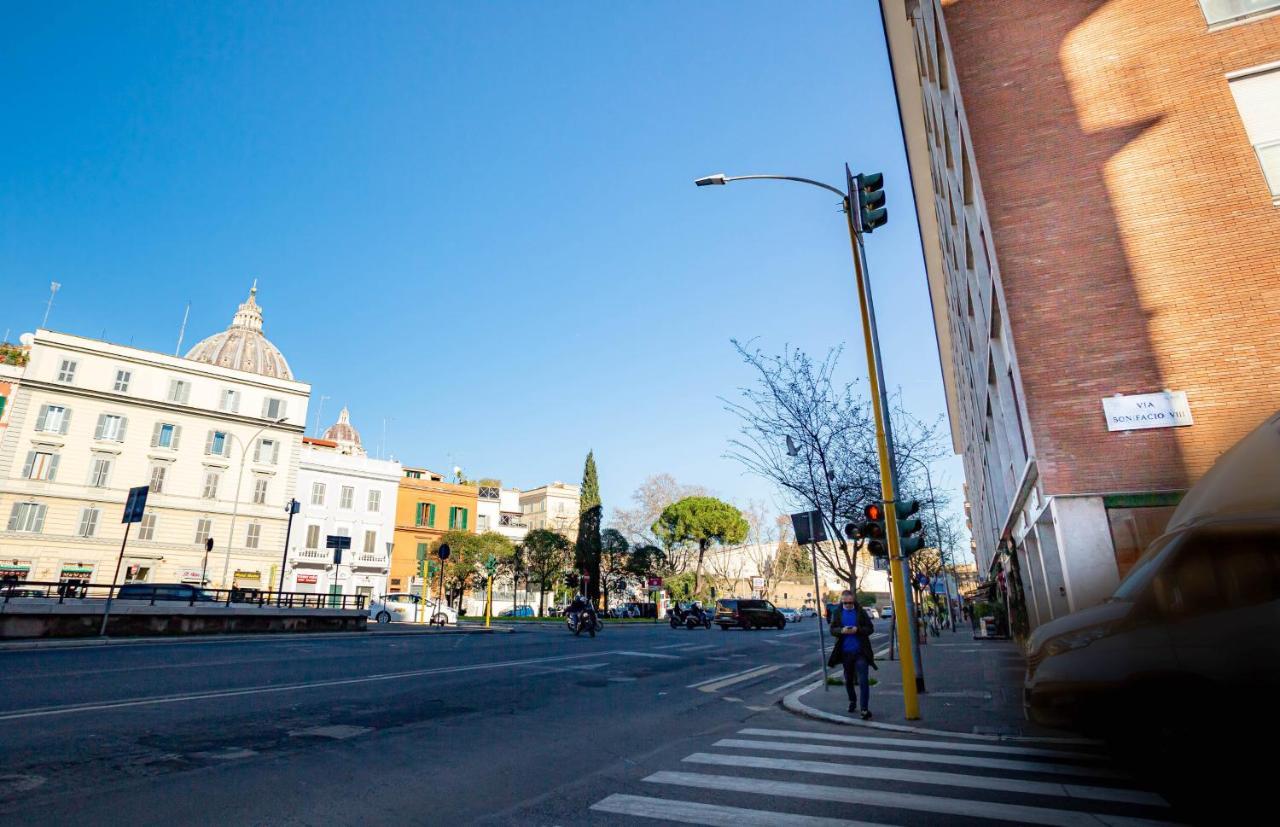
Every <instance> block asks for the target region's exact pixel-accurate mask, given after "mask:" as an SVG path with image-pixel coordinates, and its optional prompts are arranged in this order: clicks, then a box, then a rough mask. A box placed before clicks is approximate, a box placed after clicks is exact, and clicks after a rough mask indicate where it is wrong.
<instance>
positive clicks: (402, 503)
mask: <svg viewBox="0 0 1280 827" xmlns="http://www.w3.org/2000/svg"><path fill="white" fill-rule="evenodd" d="M477 495H478V491H477V489H476V487H475V486H472V485H456V484H454V483H451V482H445V481H444V477H443V476H441V475H440V474H437V473H435V472H433V471H428V470H427V469H425V468H408V467H406V468H405V469H404V476H403V477H401V478H400V490H399V492H398V494H397V496H396V529H395V544H394V545H393V546H392V549H391V568H390V573H389V574H388V583H387V591H388V592H389V593H392V594H394V593H396V592H409V591H411V588H410V587H411V586H415V587H416V585H417V582H418V581H417V577H418V576H419V571H420V570H419V566H418V549H419V548H423V549H425V550H427V551H434V550H435V547H436V545H437V544H438V543H439V542H440V538H441V537H443V536H444V533H445V532H446V531H450V530H458V531H470V532H474V531H475V530H476V504H477Z"/></svg>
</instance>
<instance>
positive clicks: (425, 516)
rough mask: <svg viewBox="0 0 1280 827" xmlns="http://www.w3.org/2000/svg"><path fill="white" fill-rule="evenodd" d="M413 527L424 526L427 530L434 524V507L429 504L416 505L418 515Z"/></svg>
mask: <svg viewBox="0 0 1280 827" xmlns="http://www.w3.org/2000/svg"><path fill="white" fill-rule="evenodd" d="M414 524H415V525H425V526H427V527H428V528H430V527H431V526H434V525H435V524H436V507H435V505H433V504H431V503H418V514H417V518H416V519H415V520H414Z"/></svg>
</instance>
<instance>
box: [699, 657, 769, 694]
mask: <svg viewBox="0 0 1280 827" xmlns="http://www.w3.org/2000/svg"><path fill="white" fill-rule="evenodd" d="M790 665H792V664H782V663H775V664H774V665H772V666H759V667H757V668H755V669H753V670H751V671H750V672H745V673H743V674H741V675H737V676H735V677H732V678H725V679H724V680H722V681H716V682H715V683H709V684H706V685H705V686H699V687H698V691H699V692H719V691H720V690H721V689H724V688H725V687H728V686H733V685H734V684H735V683H742V682H743V681H752V680H755V679H756V678H763V677H764V676H765V675H768V674H769V673H771V672H777V671H778V670H779V669H782V668H783V667H784V666H790Z"/></svg>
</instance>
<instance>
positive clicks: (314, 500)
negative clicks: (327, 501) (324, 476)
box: [311, 482, 324, 505]
mask: <svg viewBox="0 0 1280 827" xmlns="http://www.w3.org/2000/svg"><path fill="white" fill-rule="evenodd" d="M311 504H312V505H324V483H322V482H313V483H311Z"/></svg>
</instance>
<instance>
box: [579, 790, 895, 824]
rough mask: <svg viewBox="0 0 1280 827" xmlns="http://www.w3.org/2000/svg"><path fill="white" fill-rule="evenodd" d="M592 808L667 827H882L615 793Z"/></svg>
mask: <svg viewBox="0 0 1280 827" xmlns="http://www.w3.org/2000/svg"><path fill="white" fill-rule="evenodd" d="M591 809H593V810H598V811H600V812H604V813H617V814H618V815H624V816H639V817H641V818H655V819H658V820H659V821H660V822H663V823H666V824H671V823H673V822H685V823H688V824H707V825H711V827H879V826H878V825H875V824H872V823H870V822H866V821H846V820H844V819H840V818H822V817H820V816H806V815H800V814H798V813H775V812H770V811H768V810H747V809H743V808H742V807H724V806H721V805H718V804H700V803H698V802H696V801H668V800H667V799H665V798H650V797H648V796H643V795H622V794H621V793H614V794H613V795H611V796H609V797H608V798H605V799H603V800H601V801H597V802H596V803H595V804H592V805H591Z"/></svg>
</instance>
